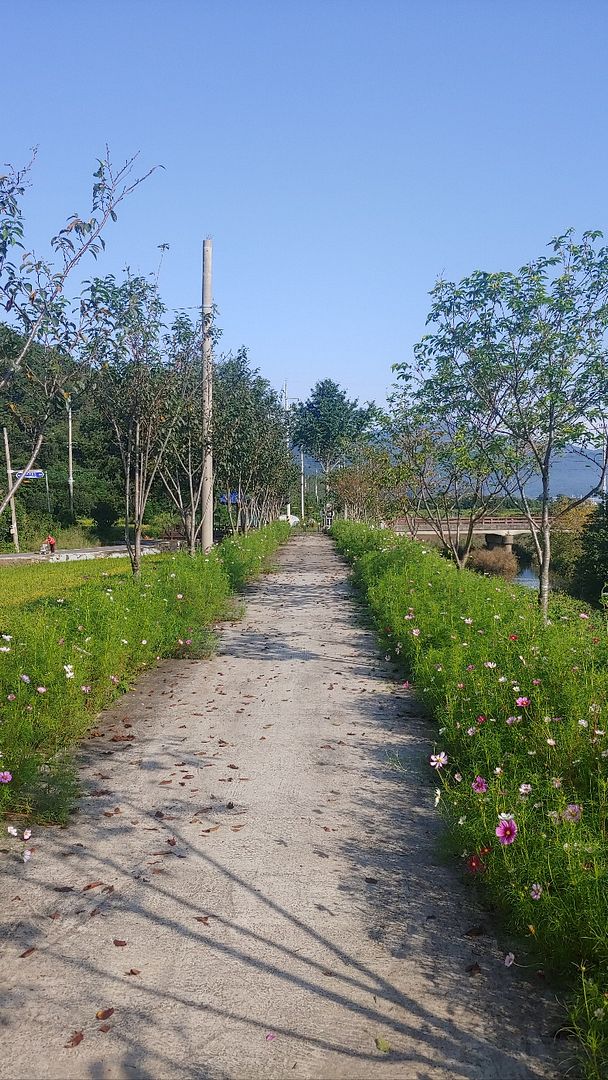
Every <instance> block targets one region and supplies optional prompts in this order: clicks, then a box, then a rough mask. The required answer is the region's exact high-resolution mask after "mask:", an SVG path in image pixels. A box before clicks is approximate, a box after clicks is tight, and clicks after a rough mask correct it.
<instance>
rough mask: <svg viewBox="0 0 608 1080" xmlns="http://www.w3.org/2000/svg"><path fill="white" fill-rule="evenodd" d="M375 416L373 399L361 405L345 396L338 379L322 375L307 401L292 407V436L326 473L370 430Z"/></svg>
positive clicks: (346, 456) (345, 457) (375, 410)
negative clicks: (337, 381) (324, 377)
mask: <svg viewBox="0 0 608 1080" xmlns="http://www.w3.org/2000/svg"><path fill="white" fill-rule="evenodd" d="M377 417H378V410H377V408H376V406H375V405H374V404H373V403H372V402H369V401H368V402H367V403H366V404H365V405H363V406H360V405H359V402H358V401H357V400H355V401H350V400H349V399H348V397H347V396H346V393H345V391H344V390H342V389H341V388H340V386H339V385H338V383H335V382H333V381H332V379H323V380H322V381H321V382H318V383H317V384H316V386H314V387H313V389H312V392H311V394H310V397H309V398H308V400H307V401H305V402H301V403H300V404H298V405H296V406H295V407H294V408H293V409H292V412H291V435H292V440H293V443H294V445H295V446H297V447H299V448H300V449H301V450H304V451H305V452H306V453H307V454H310V456H311V457H313V458H314V459H315V461H318V462H319V464H320V466H321V468H322V469H323V472H324V473H328V472H331V471H332V470H333V469H335V468H336V466H337V465H338V464H339V463H340V461H341V460H344V459H347V458H348V455H349V453H350V452H351V451H352V450H353V449H354V447H355V445H356V444H357V443H358V441H359V440H360V439H361V438H362V437H363V436H365V435H367V434H368V433H369V432H370V431H371V430H372V428H373V425H374V422H375V420H376V419H377Z"/></svg>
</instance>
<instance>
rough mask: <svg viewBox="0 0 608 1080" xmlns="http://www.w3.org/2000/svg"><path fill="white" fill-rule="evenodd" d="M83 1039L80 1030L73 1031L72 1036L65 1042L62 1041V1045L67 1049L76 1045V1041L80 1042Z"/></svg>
mask: <svg viewBox="0 0 608 1080" xmlns="http://www.w3.org/2000/svg"><path fill="white" fill-rule="evenodd" d="M83 1039H84V1035H83V1034H82V1031H75V1032H74V1034H73V1035H72V1037H71V1038H70V1039H68V1041H67V1043H64V1046H65V1048H66V1050H69V1049H71V1048H72V1047H73V1046H78V1043H81V1042H82V1040H83Z"/></svg>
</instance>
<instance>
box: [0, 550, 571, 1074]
mask: <svg viewBox="0 0 608 1080" xmlns="http://www.w3.org/2000/svg"><path fill="white" fill-rule="evenodd" d="M279 564H280V565H279V569H278V571H277V572H276V573H273V574H272V575H270V576H267V577H265V578H263V579H262V580H261V581H260V582H259V583H258V584H256V585H255V586H253V587H252V588H251V589H250V590H249V593H248V595H247V597H246V605H247V606H246V615H245V618H244V620H243V621H242V622H239V623H236V624H234V625H232V626H230V627H227V628H225V629H224V630H223V632H222V636H221V638H222V640H221V648H220V652H219V653H218V655H217V656H216V657H215V658H214V659H213V660H211V661H207V662H202V661H199V662H186V661H171V662H167V663H164V664H162V665H161V666H160V667H159V668H158V669H157V670H156V671H155V672H153V673H150V674H149V675H147V676H146V677H144V678H143V679H142V680H141V681H140V683H139V684H138V686H137V688H136V690H135V691H134V692H132V693H131V694H128V695H126V696H125V697H124V698H122V699H121V700H120V702H119V703H118V704H117V706H116V707H115V708H114V709H112V710H111V711H110V712H108V713H107V714H106V716H105V717H104V718H103V719H102V721H101V722H100V725H99V728H98V731H99V732H101V733H102V734H101V735H99V736H98V737H94V738H92V739H91V740H90V741H89V742H88V743H87V744H86V747H85V750H84V752H83V755H82V757H83V778H84V789H85V792H86V794H85V796H84V797H83V799H82V801H81V809H80V812H79V814H78V815H77V816H76V817H75V819H74V821H73V823H72V824H71V825H70V827H69V828H68V829H66V830H59V829H52V830H46V831H42V830H36V832H37V835H36V836H35V837H34V838H33V839H32V844H33V845H34V847H35V850H34V854H33V857H32V859H31V861H30V862H29V863H28V864H27V865H24V864H23V863H22V862H20V861H19V860H18V857H17V855H16V854H15V853H14V848H13V849H11V851H12V853H8V854H2V855H1V856H0V857H1V859H2V875H1V881H0V910H1V911H2V913H3V929H2V936H3V941H2V945H3V961H2V969H3V970H2V974H3V981H4V984H5V994H4V997H5V1009H4V1013H3V1025H4V1026H3V1028H2V1032H1V1043H0V1045H1V1046H2V1054H1V1055H0V1076H2V1077H11V1078H15V1077H18V1078H20V1080H25V1078H28V1080H29V1078H34V1077H53V1078H59V1077H62V1078H63V1077H70V1078H77V1077H78V1078H81V1077H87V1078H89V1077H91V1078H96V1080H110V1078H126V1077H129V1078H138V1080H139V1078H146V1080H147V1078H150V1080H159V1078H162V1080H165V1078H166V1080H173V1078H176V1080H182V1078H192V1080H204V1078H207V1077H208V1078H212V1080H224V1078H231V1080H232V1078H234V1080H236V1078H245V1080H246V1078H266V1077H269V1078H284V1077H295V1078H297V1077H309V1078H315V1080H326V1078H327V1080H330V1078H331V1080H333V1078H372V1080H374V1078H376V1077H387V1078H400V1080H423V1078H424V1080H439V1078H442V1080H448V1078H450V1080H453V1078H465V1077H466V1078H475V1080H492V1078H500V1080H523V1078H529V1077H530V1078H531V1077H554V1076H557V1075H559V1070H558V1065H557V1060H558V1051H557V1049H556V1048H555V1046H554V1044H553V1042H552V1041H551V1039H550V1037H549V1032H550V1031H551V1030H552V1028H554V1027H555V1025H556V1015H555V1013H554V1011H553V1008H552V1007H551V1006H550V1005H548V1004H547V999H546V997H545V998H544V997H543V986H542V982H541V980H539V979H538V978H536V977H535V978H532V977H531V979H530V981H527V980H526V977H525V974H524V973H523V971H522V970H520V969H518V968H517V967H515V966H514V967H511V968H506V967H505V965H504V962H503V961H504V954H505V951H506V948H507V947H508V943H505V942H502V943H501V945H500V946H499V945H498V944H497V943H496V941H495V940H494V939H493V937H492V934H491V929H492V928H491V919H490V918H489V917H488V916H487V915H484V914H482V913H481V912H480V911H479V910H476V909H475V907H474V905H473V902H472V897H471V889H470V888H468V887H467V885H466V884H465V883H463V882H462V880H461V877H460V875H459V872H458V871H457V869H455V868H454V867H453V865H451V864H449V863H447V864H443V863H442V862H441V860H440V857H439V855H438V850H437V834H438V831H439V829H440V823H439V820H438V818H437V815H436V813H435V811H434V809H433V787H432V784H431V783H429V782H428V766H427V765H426V760H427V757H428V753H429V740H430V738H431V737H432V728H431V727H430V725H427V724H426V723H425V722H423V721H422V720H420V719H419V717H418V716H417V714H416V706H415V702H414V701H413V699H412V696H411V693H409V692H407V691H405V690H403V689H401V688H400V687H399V684H398V683H396V682H395V681H394V678H392V677H391V675H390V669H389V666H388V665H387V664H385V662H384V661H383V660H381V658H379V656H378V652H377V647H376V645H375V643H374V638H373V635H372V634H371V633H370V631H369V630H366V629H365V628H364V626H363V625H362V622H361V619H360V617H359V614H358V612H357V608H356V605H355V604H354V603H353V601H352V598H351V594H350V592H349V587H348V584H347V570H346V568H345V566H344V565H343V564H342V562H341V561H340V560H339V559H338V557H337V556H336V555H335V553H334V551H333V548H332V545H331V543H330V541H329V540H327V539H325V538H322V537H316V536H315V537H302V538H296V539H294V540H293V541H292V542H291V543H290V544H288V545H287V547H286V548H284V549H283V551H282V552H281V553H280V555H279ZM131 736H134V738H131ZM396 755H399V756H400V759H401V762H402V766H403V771H402V772H401V773H399V772H398V771H396V770H395V769H394V768H392V767H391V765H390V761H391V759H392V758H394V757H395V756H396ZM4 846H5V847H7V848H8V846H9V845H8V844H5V845H4ZM479 924H483V925H484V926H485V927H486V929H487V931H488V933H487V934H484V935H483V936H481V937H476V938H474V939H470V938H467V937H466V936H464V935H465V932H466V931H467V930H468V929H469V928H471V927H473V926H478V925H479ZM29 950H33V951H29ZM26 953H27V955H22V954H26ZM474 962H478V964H479V967H480V969H481V971H480V973H479V974H474V975H471V974H468V973H467V971H466V969H467V967H468V966H469V965H471V964H472V963H474ZM112 1009H113V1010H114V1011H113V1013H111V1015H105V1014H106V1012H107V1011H108V1010H112ZM98 1012H100V1013H101V1014H102V1015H101V1017H100V1018H96V1013H98ZM80 1036H82V1038H80ZM376 1040H379V1046H378V1045H377V1042H376ZM383 1040H384V1041H383ZM70 1042H72V1043H74V1044H75V1045H66V1044H69V1043H70ZM387 1047H390V1050H389V1051H388V1052H386V1050H387Z"/></svg>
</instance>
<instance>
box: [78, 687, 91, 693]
mask: <svg viewBox="0 0 608 1080" xmlns="http://www.w3.org/2000/svg"><path fill="white" fill-rule="evenodd" d="M80 689H81V690H82V692H83V694H90V693H91V687H90V686H81V687H80Z"/></svg>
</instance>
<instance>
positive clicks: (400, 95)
mask: <svg viewBox="0 0 608 1080" xmlns="http://www.w3.org/2000/svg"><path fill="white" fill-rule="evenodd" d="M1 6H2V19H1V22H2V30H1V31H0V32H1V33H2V37H3V40H4V43H3V48H2V87H3V101H2V110H1V114H0V116H1V119H0V135H1V139H0V146H1V148H2V154H1V158H0V160H3V161H9V162H12V163H22V162H24V161H25V160H26V159H27V157H28V152H29V148H30V147H32V146H34V145H36V144H37V145H38V146H39V153H38V159H37V163H36V165H35V169H34V173H33V187H32V190H31V191H30V193H29V195H28V199H27V210H26V212H27V219H28V226H29V238H30V242H31V243H33V244H35V246H36V248H37V249H39V250H40V251H43V250H44V247H45V243H46V241H47V240H48V238H49V237H50V236H51V235H52V234H53V232H54V231H56V229H57V228H58V227H59V225H60V224H61V223H62V221H63V219H64V218H65V217H66V216H67V214H68V213H71V212H72V211H74V210H76V209H77V210H79V211H81V212H83V211H84V209H85V208H86V205H87V197H88V192H89V190H90V175H91V173H92V171H93V167H94V159H95V157H96V156H99V155H100V153H101V152H102V150H103V146H104V144H105V143H106V141H107V142H108V143H109V144H110V147H111V150H112V154H113V157H114V158H115V159H116V160H119V159H123V158H125V157H127V156H129V155H130V154H132V153H133V152H134V151H137V150H138V151H140V161H141V167H142V169H145V168H147V167H148V166H149V165H152V164H155V163H161V164H162V165H164V167H165V168H164V170H162V171H161V170H159V171H158V172H157V173H156V174H155V175H154V176H153V177H152V178H151V179H149V180H148V181H147V182H146V183H145V185H144V186H143V187H142V188H141V189H140V190H139V191H138V192H137V193H136V194H134V195H133V196H132V197H131V198H130V200H129V202H128V203H126V204H125V205H124V207H123V209H122V210H121V213H120V217H119V221H118V224H116V225H114V226H112V227H111V229H109V230H108V233H107V235H106V241H107V245H108V249H107V254H106V256H105V257H104V258H103V260H101V261H100V263H99V267H98V272H104V273H106V272H108V273H109V272H111V271H114V272H119V271H120V270H121V268H122V267H124V266H125V264H129V265H130V266H131V267H132V268H133V269H134V270H136V271H141V272H144V273H147V272H149V271H153V270H155V269H156V266H157V264H158V257H159V252H158V247H157V246H158V245H159V244H161V243H167V244H169V245H170V250H169V252H168V253H167V255H166V256H165V260H164V264H163V269H162V273H161V279H160V284H161V288H162V292H163V295H164V298H165V300H166V302H167V304H168V305H170V306H171V307H188V306H190V305H195V304H197V303H200V299H199V298H200V264H201V243H202V239H203V238H204V237H205V236H206V235H210V236H212V237H213V240H214V259H215V272H214V296H215V300H216V303H217V304H218V305H219V309H220V318H219V325H220V326H222V327H223V329H224V336H223V347H224V348H225V349H228V348H235V347H237V346H239V345H241V344H246V345H248V346H249V348H250V354H251V357H252V359H253V361H254V363H255V364H256V365H257V366H259V367H260V368H261V370H262V371H263V373H264V374H265V375H266V376H267V377H268V378H269V379H270V380H271V381H272V382H273V383H274V385H276V386H280V384H281V383H282V382H283V381H284V380H285V379H286V380H287V382H288V385H289V393H290V396H295V397H305V396H306V395H307V393H308V390H309V388H310V386H311V385H312V383H314V382H315V381H316V380H317V379H319V378H322V377H325V376H330V377H332V378H334V379H336V381H338V382H340V383H341V384H342V385H344V386H346V387H348V389H349V390H350V391H351V392H352V394H353V395H354V396H357V397H359V398H361V399H367V398H376V399H378V400H381V399H382V398H383V397H384V394H385V392H386V390H387V387H388V386H389V384H390V382H391V380H392V375H391V371H390V368H391V364H393V363H395V362H398V361H401V360H404V359H407V358H408V357H409V356H410V355H411V349H412V345H413V343H414V342H415V341H416V340H418V338H419V337H420V336H421V334H422V333H423V332H424V321H425V318H426V314H427V310H428V297H427V294H428V291H429V289H430V288H431V287H432V285H433V282H434V280H435V278H436V276H437V275H438V274H440V273H444V274H445V275H447V276H448V277H450V278H454V277H461V276H463V275H464V274H467V273H469V272H470V271H472V270H473V269H476V268H488V269H510V268H515V267H517V266H518V265H520V264H521V263H523V262H524V261H526V260H527V259H528V258H531V257H534V256H536V255H538V254H540V253H541V251H542V250H543V248H544V246H545V244H546V243H547V241H548V240H549V239H550V238H551V237H552V236H553V235H555V234H557V233H560V232H562V231H564V230H565V229H566V228H567V227H568V226H571V225H572V226H574V227H576V228H577V229H585V228H601V229H606V231H607V232H608V220H607V219H608V212H607V211H608V208H607V203H606V198H607V177H608V160H607V158H608V139H607V138H606V126H607V118H608V81H607V78H606V58H607V56H608V3H606V0H508V2H503V0H446V2H444V0H105V2H103V3H92V2H91V0H88V2H87V0H28V3H27V4H25V3H15V4H10V5H9V3H8V0H4V4H3V5H1ZM92 270H93V267H92V266H90V265H89V266H88V267H87V273H89V272H92Z"/></svg>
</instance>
